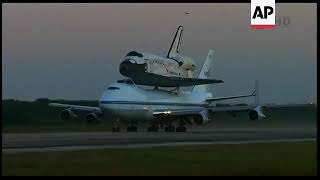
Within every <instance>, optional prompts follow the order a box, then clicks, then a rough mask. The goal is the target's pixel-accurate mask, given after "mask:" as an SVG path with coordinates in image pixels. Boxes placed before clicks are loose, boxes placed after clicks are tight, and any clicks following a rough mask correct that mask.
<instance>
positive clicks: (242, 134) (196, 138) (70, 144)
mask: <svg viewBox="0 0 320 180" xmlns="http://www.w3.org/2000/svg"><path fill="white" fill-rule="evenodd" d="M304 140H316V129H315V128H314V129H297V128H296V129H293V128H290V129H288V128H268V129H261V128H259V129H250V128H246V129H212V128H210V129H191V130H189V131H188V132H187V133H172V132H170V133H169V132H154V133H149V132H137V133H126V132H120V133H112V132H94V133H93V132H90V133H15V134H13V133H8V134H2V152H4V153H17V152H35V151H36V152H38V151H60V150H83V149H103V148H136V147H156V146H175V145H192V144H195V145H196V144H240V143H259V142H283V141H304Z"/></svg>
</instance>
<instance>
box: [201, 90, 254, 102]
mask: <svg viewBox="0 0 320 180" xmlns="http://www.w3.org/2000/svg"><path fill="white" fill-rule="evenodd" d="M251 96H255V91H253V92H252V94H247V95H239V96H225V97H215V98H209V99H206V101H207V102H214V101H221V100H227V99H237V98H245V97H251Z"/></svg>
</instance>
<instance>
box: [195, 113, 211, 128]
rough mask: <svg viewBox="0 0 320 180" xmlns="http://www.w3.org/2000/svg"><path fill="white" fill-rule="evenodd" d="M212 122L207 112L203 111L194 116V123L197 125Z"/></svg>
mask: <svg viewBox="0 0 320 180" xmlns="http://www.w3.org/2000/svg"><path fill="white" fill-rule="evenodd" d="M209 121H210V119H209V117H208V112H207V111H201V112H200V114H199V115H195V116H193V122H194V123H195V124H197V125H202V124H206V123H208V122H209Z"/></svg>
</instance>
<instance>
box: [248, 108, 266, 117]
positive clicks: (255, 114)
mask: <svg viewBox="0 0 320 180" xmlns="http://www.w3.org/2000/svg"><path fill="white" fill-rule="evenodd" d="M248 117H249V119H250V120H257V119H262V118H264V117H266V116H265V115H264V114H263V113H262V110H261V107H260V106H257V107H256V108H254V109H253V110H251V111H249V113H248Z"/></svg>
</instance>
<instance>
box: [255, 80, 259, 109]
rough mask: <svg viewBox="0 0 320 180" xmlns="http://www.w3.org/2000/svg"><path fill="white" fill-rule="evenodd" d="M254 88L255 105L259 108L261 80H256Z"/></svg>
mask: <svg viewBox="0 0 320 180" xmlns="http://www.w3.org/2000/svg"><path fill="white" fill-rule="evenodd" d="M254 86H255V88H254V89H255V90H254V93H255V96H256V97H255V105H256V106H258V105H260V92H259V80H255V83H254Z"/></svg>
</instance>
